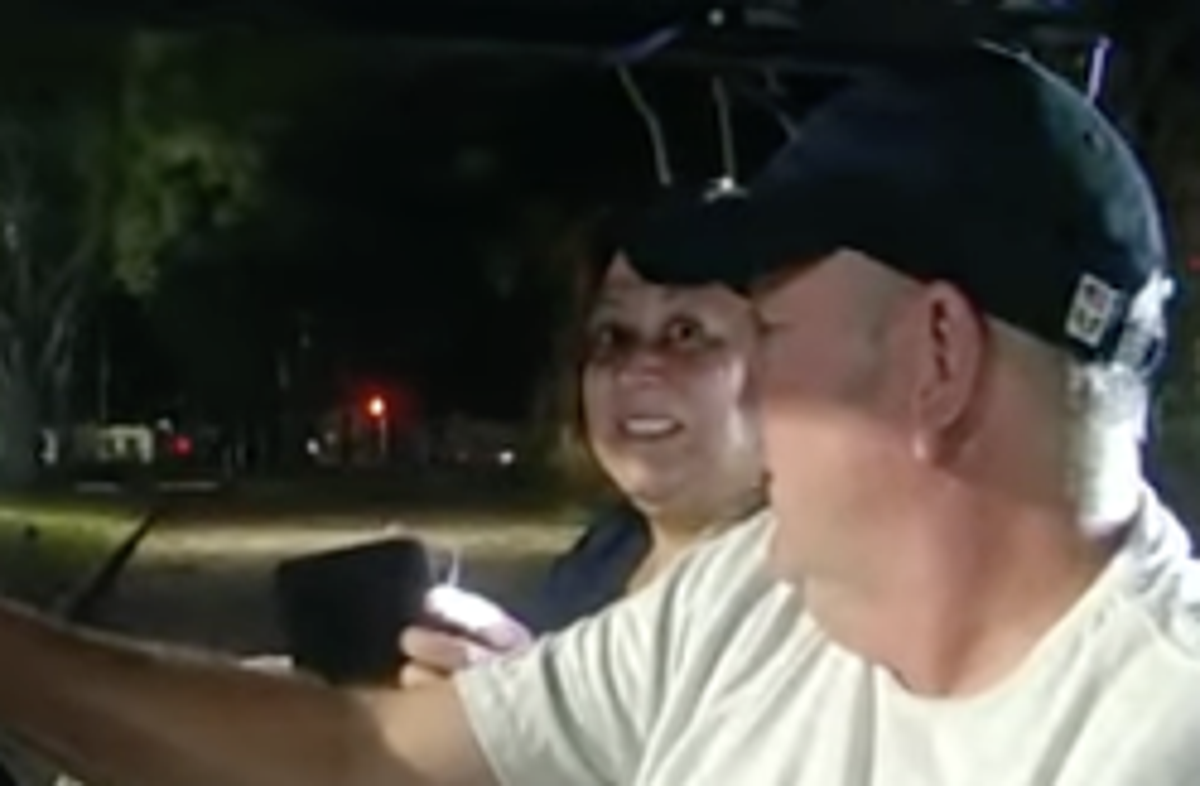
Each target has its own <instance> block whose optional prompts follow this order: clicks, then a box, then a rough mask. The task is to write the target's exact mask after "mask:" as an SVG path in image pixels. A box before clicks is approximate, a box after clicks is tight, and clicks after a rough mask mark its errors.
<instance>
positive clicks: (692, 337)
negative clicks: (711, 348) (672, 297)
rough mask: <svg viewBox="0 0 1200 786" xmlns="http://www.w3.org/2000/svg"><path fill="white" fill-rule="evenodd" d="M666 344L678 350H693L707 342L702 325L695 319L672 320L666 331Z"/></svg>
mask: <svg viewBox="0 0 1200 786" xmlns="http://www.w3.org/2000/svg"><path fill="white" fill-rule="evenodd" d="M666 339H667V343H668V344H669V345H671V346H672V347H677V348H680V349H693V348H697V347H700V346H703V345H704V344H706V343H707V342H708V333H707V331H705V329H704V325H702V324H700V322H699V321H698V320H695V319H674V320H672V321H671V322H670V323H669V324H668V325H667V329H666Z"/></svg>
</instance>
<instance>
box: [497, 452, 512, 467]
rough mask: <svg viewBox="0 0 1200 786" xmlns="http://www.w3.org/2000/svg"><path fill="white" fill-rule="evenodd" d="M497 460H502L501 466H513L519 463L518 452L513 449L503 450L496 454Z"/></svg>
mask: <svg viewBox="0 0 1200 786" xmlns="http://www.w3.org/2000/svg"><path fill="white" fill-rule="evenodd" d="M496 460H497V461H499V462H500V466H502V467H511V466H512V465H513V464H516V463H517V453H516V451H513V450H502V451H500V453H499V455H497V456H496Z"/></svg>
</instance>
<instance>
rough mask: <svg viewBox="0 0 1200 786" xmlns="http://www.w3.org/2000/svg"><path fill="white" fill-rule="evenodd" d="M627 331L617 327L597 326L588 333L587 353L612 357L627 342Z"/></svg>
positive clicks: (594, 355)
mask: <svg viewBox="0 0 1200 786" xmlns="http://www.w3.org/2000/svg"><path fill="white" fill-rule="evenodd" d="M626 336H627V331H624V330H622V329H621V328H619V327H618V326H616V325H597V326H596V327H593V328H592V329H591V330H589V331H588V340H587V351H588V354H589V355H591V356H593V357H596V356H604V355H610V354H612V353H613V352H615V351H617V350H618V349H619V348H620V347H621V346H622V345H623V344H624V343H625V341H626Z"/></svg>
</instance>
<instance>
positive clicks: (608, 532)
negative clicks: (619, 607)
mask: <svg viewBox="0 0 1200 786" xmlns="http://www.w3.org/2000/svg"><path fill="white" fill-rule="evenodd" d="M649 537H650V536H649V529H648V525H647V523H646V519H645V518H644V517H643V516H642V514H641V513H639V512H638V511H637V510H636V509H635V508H633V507H632V506H631V505H629V504H628V503H624V502H607V503H603V504H599V505H596V506H594V507H592V508H591V509H589V510H588V511H587V513H586V514H585V515H584V518H583V528H582V531H581V532H580V534H579V537H577V538H576V539H575V541H574V542H573V543H572V544H571V547H570V548H568V549H567V551H565V552H564V553H563V554H562V556H561V557H559V561H560V562H561V561H568V560H575V559H584V558H586V557H589V556H598V555H604V554H609V553H611V552H613V551H617V550H620V551H623V550H624V548H625V547H628V546H631V545H640V546H641V547H643V548H644V547H645V546H646V545H647V544H648V543H649Z"/></svg>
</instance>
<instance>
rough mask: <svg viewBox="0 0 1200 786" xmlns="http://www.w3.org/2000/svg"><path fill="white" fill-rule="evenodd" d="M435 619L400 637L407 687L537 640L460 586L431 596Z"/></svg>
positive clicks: (402, 676)
mask: <svg viewBox="0 0 1200 786" xmlns="http://www.w3.org/2000/svg"><path fill="white" fill-rule="evenodd" d="M426 610H427V612H428V615H429V619H430V623H429V624H428V625H426V626H415V627H411V628H409V629H407V630H405V631H403V632H402V633H401V635H400V642H399V643H400V650H401V652H402V653H403V655H404V657H405V664H404V666H403V668H402V669H401V671H400V684H401V686H403V687H405V688H411V687H414V686H416V685H422V684H427V683H429V682H437V681H441V680H445V679H447V678H449V677H450V676H452V675H453V674H454V673H455V672H456V671H459V670H460V669H464V668H467V667H469V666H472V665H474V664H477V663H482V662H484V661H486V660H489V659H490V658H494V657H497V656H499V655H504V654H507V653H510V652H517V651H519V650H521V649H524V648H525V647H527V646H529V645H530V644H531V643H532V642H533V636H532V634H530V632H529V631H528V630H526V628H525V627H524V626H523V625H522V624H521V623H520V622H517V621H516V620H515V619H513V618H512V616H510V615H509V614H508V613H507V612H505V611H504V610H503V609H502V608H500V607H499V606H497V605H496V604H495V603H492V602H491V601H490V600H488V599H486V598H484V597H481V596H479V595H472V594H470V593H468V592H466V591H464V590H461V589H458V588H456V587H450V586H441V587H435V588H434V589H433V591H432V592H430V593H429V597H428V599H427V600H426Z"/></svg>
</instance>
